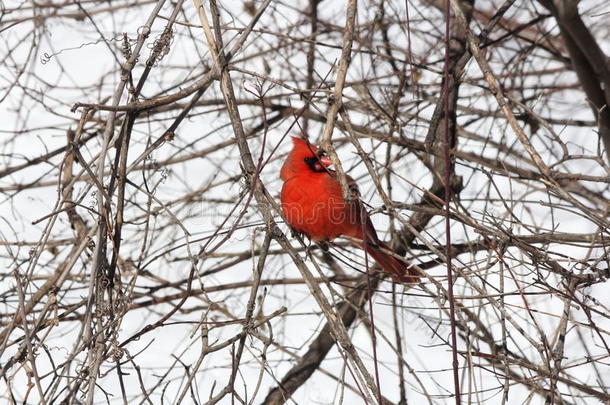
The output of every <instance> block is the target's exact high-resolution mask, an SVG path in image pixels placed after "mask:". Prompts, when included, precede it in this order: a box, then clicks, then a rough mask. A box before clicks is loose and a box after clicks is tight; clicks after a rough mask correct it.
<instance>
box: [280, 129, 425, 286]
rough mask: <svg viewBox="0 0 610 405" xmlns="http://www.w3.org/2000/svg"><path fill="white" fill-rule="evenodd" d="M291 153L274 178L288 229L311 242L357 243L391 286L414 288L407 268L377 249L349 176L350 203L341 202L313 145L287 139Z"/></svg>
mask: <svg viewBox="0 0 610 405" xmlns="http://www.w3.org/2000/svg"><path fill="white" fill-rule="evenodd" d="M292 143H293V146H292V151H291V152H290V154H289V155H288V157H287V158H286V161H285V162H284V165H283V166H282V171H281V172H280V177H281V179H282V180H284V185H283V187H282V193H281V197H280V198H281V201H282V212H283V213H284V219H285V220H286V222H287V223H288V225H290V227H291V228H292V229H294V230H295V231H297V232H301V233H304V234H305V235H307V236H308V237H309V238H310V239H311V240H312V241H314V242H324V241H332V240H333V239H335V238H336V237H338V236H340V235H343V236H349V237H351V238H354V239H358V240H360V241H362V242H358V243H357V245H358V246H360V247H362V248H364V249H365V250H366V252H367V253H368V254H369V255H371V256H372V257H373V259H375V261H376V262H377V263H378V264H379V265H380V266H381V268H382V269H383V270H384V271H385V272H387V273H389V274H390V275H391V276H392V278H393V279H394V280H395V281H399V282H406V283H416V282H418V280H419V278H418V276H417V273H415V271H414V270H411V269H409V266H408V265H407V264H406V263H404V262H402V261H400V260H399V259H397V258H396V257H394V256H392V255H391V254H389V253H386V252H384V251H383V250H384V249H385V250H389V248H388V246H387V245H386V244H385V243H383V242H382V241H380V240H379V238H378V237H377V232H375V228H374V227H373V223H372V222H371V219H370V218H369V215H368V213H367V212H366V210H365V208H364V206H363V205H362V203H361V202H360V200H359V198H358V197H359V193H358V186H357V185H356V182H355V181H354V179H352V178H351V177H349V176H347V182H348V185H349V188H350V191H351V192H352V193H353V195H354V198H353V199H352V202H350V203H346V202H345V200H344V199H343V191H342V189H341V184H340V183H339V179H338V178H337V175H336V173H335V172H334V171H333V170H330V169H328V167H329V166H330V165H331V164H332V162H331V160H330V158H329V157H328V156H326V154H325V153H324V151H322V150H320V149H319V148H318V147H317V146H316V145H313V144H310V143H309V142H307V141H306V140H303V139H300V138H295V137H292Z"/></svg>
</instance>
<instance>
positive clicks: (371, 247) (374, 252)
mask: <svg viewBox="0 0 610 405" xmlns="http://www.w3.org/2000/svg"><path fill="white" fill-rule="evenodd" d="M383 249H386V250H391V249H390V248H389V247H388V246H387V245H386V244H385V243H383V242H381V241H378V242H377V243H376V244H367V245H366V246H365V250H366V252H367V253H368V254H369V255H370V256H371V257H372V258H373V259H375V261H376V262H377V264H379V266H381V268H382V269H383V270H384V271H385V272H386V273H388V274H389V275H390V276H392V279H394V281H396V282H400V283H418V282H419V276H418V274H417V272H416V270H415V269H413V268H411V267H410V266H409V264H407V263H406V262H403V261H401V260H399V259H397V258H396V257H394V256H392V255H391V254H389V253H386V252H384V251H383Z"/></svg>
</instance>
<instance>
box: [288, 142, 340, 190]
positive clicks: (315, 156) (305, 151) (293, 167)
mask: <svg viewBox="0 0 610 405" xmlns="http://www.w3.org/2000/svg"><path fill="white" fill-rule="evenodd" d="M331 165H332V161H331V160H330V158H329V157H328V155H327V154H326V152H325V151H324V150H322V149H320V148H319V147H318V146H317V145H314V144H312V143H309V142H307V141H306V140H305V139H301V138H297V137H294V136H293V137H292V151H290V154H289V155H288V157H287V158H286V162H285V163H284V166H283V167H282V172H281V173H280V177H281V178H282V179H284V180H286V179H287V178H289V177H292V176H293V175H294V174H306V173H326V172H327V171H328V169H327V168H328V167H329V166H331Z"/></svg>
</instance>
